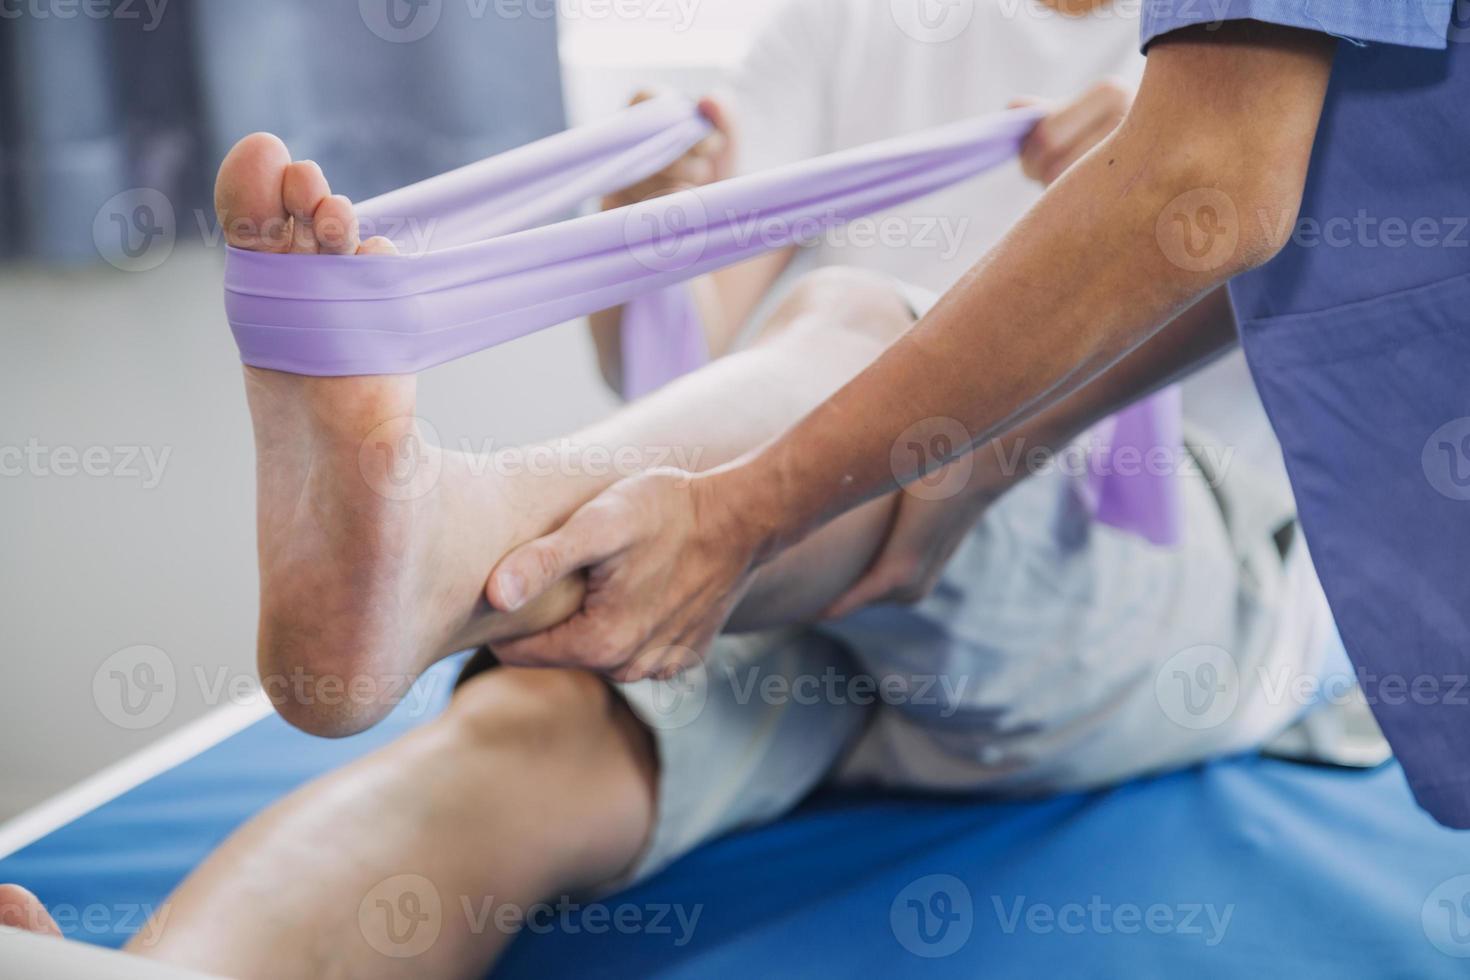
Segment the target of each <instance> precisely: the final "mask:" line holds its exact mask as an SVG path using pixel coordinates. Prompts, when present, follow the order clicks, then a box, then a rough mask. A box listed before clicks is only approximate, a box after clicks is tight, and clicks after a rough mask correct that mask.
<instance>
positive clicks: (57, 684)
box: [0, 0, 778, 819]
mask: <svg viewBox="0 0 1470 980" xmlns="http://www.w3.org/2000/svg"><path fill="white" fill-rule="evenodd" d="M774 2H778V0H311V2H310V3H304V2H301V0H249V2H241V0H151V2H149V0H0V256H3V258H0V555H3V557H0V819H3V818H4V817H6V816H8V815H12V814H14V813H17V812H19V811H21V810H22V809H24V808H26V807H29V806H31V805H33V804H35V803H36V802H38V801H40V800H42V799H44V798H46V797H47V796H50V795H51V794H53V793H56V792H58V791H60V790H62V789H64V788H65V787H67V786H69V785H71V784H72V783H74V782H76V781H77V780H79V779H81V778H83V777H85V776H87V775H88V774H90V773H93V772H95V771H97V770H98V769H100V768H101V767H104V766H106V765H107V764H109V763H112V762H114V761H116V760H118V759H121V758H122V757H124V756H125V755H127V754H129V753H132V752H134V751H136V750H138V749H140V748H142V747H144V746H146V745H147V744H149V743H150V742H153V741H154V740H156V739H158V738H160V737H162V736H163V735H165V734H167V733H169V732H171V731H174V730H176V729H178V728H179V726H181V725H183V724H185V723H186V722H188V721H190V720H191V719H194V718H197V717H199V716H201V715H202V714H204V713H205V712H207V711H209V710H210V709H212V708H215V707H218V706H220V705H221V704H224V703H226V702H227V701H228V700H229V699H230V697H231V692H235V693H238V692H239V690H240V684H241V683H242V682H248V680H249V679H250V678H253V676H254V664H253V660H254V643H255V616H256V606H257V596H256V579H255V555H254V486H253V455H252V449H251V440H250V432H249V419H248V416H247V414H246V411H245V405H244V399H243V396H242V390H241V385H240V380H239V363H238V359H237V356H236V354H235V351H234V347H233V342H232V341H231V339H230V336H229V332H228V328H227V326H226V324H225V321H224V318H223V315H222V312H221V306H220V297H219V279H220V269H221V263H222V255H221V249H220V244H219V238H218V234H217V229H216V228H215V227H214V218H213V211H212V208H211V206H210V201H209V192H210V184H211V181H212V178H213V172H214V169H215V167H216V165H217V163H218V160H219V158H220V156H221V155H222V154H223V152H224V151H225V150H226V149H227V148H228V147H229V146H230V145H231V144H232V143H233V142H234V140H235V139H237V138H239V137H240V136H242V135H244V134H245V133H248V132H251V131H253V130H257V129H267V130H271V131H273V132H276V133H278V134H280V135H281V136H283V137H284V138H285V139H286V141H287V142H288V144H289V145H290V146H291V148H292V151H293V153H294V155H295V156H296V157H297V158H298V159H299V158H308V157H309V158H312V159H315V160H317V161H318V162H320V163H321V164H322V165H323V167H324V169H325V170H326V172H327V174H328V175H329V177H330V178H331V180H332V183H333V186H334V189H335V190H338V191H341V192H343V193H347V194H349V195H351V196H353V197H355V198H358V199H361V198H363V197H366V196H369V195H371V194H374V193H377V192H379V191H381V190H384V189H387V188H389V187H393V186H398V185H400V184H402V183H405V182H408V181H410V180H414V179H417V178H420V177H423V176H426V175H428V174H432V173H436V172H439V171H441V170H444V169H447V168H449V167H453V166H458V165H460V164H463V163H466V162H469V161H470V160H473V159H476V158H478V157H480V156H483V155H485V154H487V153H490V152H494V151H495V150H497V149H501V148H504V147H508V146H513V145H516V144H519V143H523V142H526V141H527V140H530V139H534V138H535V137H537V136H540V135H544V134H546V133H549V132H552V131H554V130H556V129H558V128H560V127H561V126H562V125H564V123H565V121H566V120H567V119H568V118H570V119H571V120H572V121H576V120H577V119H583V118H587V117H590V116H594V115H598V114H602V113H606V112H609V111H612V110H614V109H616V107H617V106H618V105H619V104H620V103H621V102H622V101H624V100H625V99H626V97H627V96H628V95H629V94H630V93H631V91H632V90H633V89H635V88H637V87H639V86H641V85H654V86H660V87H667V88H673V89H679V90H684V91H687V92H689V93H691V94H692V93H696V92H698V91H700V90H702V89H704V88H706V87H708V86H710V85H713V84H715V83H716V82H717V80H718V78H719V75H720V72H721V70H722V69H723V67H724V66H726V65H728V64H730V63H731V62H733V61H734V60H735V59H736V58H738V56H739V55H740V53H741V52H742V50H743V48H744V45H745V43H746V39H747V37H748V34H749V30H750V28H751V27H752V26H753V25H754V24H755V23H756V22H757V21H758V19H759V18H760V17H761V16H762V15H763V14H764V12H765V10H766V9H767V8H768V7H770V6H771V5H772V4H773V3H774ZM559 54H560V56H559ZM421 391H422V394H421V405H420V414H422V415H424V416H425V417H427V418H429V419H430V420H431V421H432V422H433V423H434V425H435V427H436V428H437V429H438V431H439V433H440V435H441V438H442V439H443V440H444V441H445V442H446V443H447V444H456V445H457V444H459V442H460V440H462V439H463V440H469V441H470V443H471V444H473V445H475V446H479V445H481V444H483V443H484V442H485V440H487V439H489V440H493V441H494V443H495V444H505V443H514V442H518V441H522V440H526V439H531V438H536V437H540V436H544V435H549V434H553V433H557V432H560V431H564V430H568V429H571V428H573V427H575V426H577V425H579V424H581V423H584V422H586V421H588V420H589V419H591V418H593V417H595V416H597V415H598V414H599V413H601V412H604V411H606V410H607V409H608V408H609V407H610V406H611V404H612V400H611V398H610V397H609V396H608V395H607V394H606V392H605V391H604V390H603V388H602V387H601V384H600V382H599V381H598V379H597V377H596V373H595V368H594V361H593V357H592V352H591V347H590V344H588V343H587V341H586V338H585V334H584V332H583V330H582V325H581V324H567V325H563V326H562V327H559V328H557V329H553V330H550V331H546V332H544V333H541V334H538V335H535V336H532V337H528V338H525V339H524V340H521V341H518V342H516V343H513V344H510V345H506V346H504V347H500V348H497V349H495V350H493V351H489V352H485V353H483V354H480V355H478V356H475V357H471V358H468V359H465V360H462V361H459V362H457V363H455V364H451V365H446V366H445V367H442V368H439V369H436V370H434V371H432V372H430V373H429V374H428V375H427V376H426V380H425V382H424V384H423V386H422V388H421ZM549 392H550V393H549ZM139 646H142V647H147V648H152V649H154V650H156V651H157V652H158V653H157V654H153V655H151V658H152V661H153V662H156V658H157V656H159V655H161V656H162V657H163V658H165V659H164V661H163V662H165V663H166V664H167V665H168V668H169V669H170V670H171V672H172V680H171V682H170V684H169V688H170V690H169V692H168V697H166V698H165V699H164V702H162V704H163V706H164V707H166V709H167V710H162V711H160V710H153V711H150V712H149V715H150V717H149V718H148V719H146V721H147V723H146V724H142V725H139V724H137V721H138V719H137V718H136V717H132V716H128V715H127V714H126V713H125V712H121V713H120V711H119V705H118V704H117V703H116V701H115V699H116V698H117V697H118V694H117V692H116V690H115V689H114V688H112V687H110V686H109V685H110V684H111V680H110V677H109V673H110V671H111V669H112V667H113V666H115V665H116V664H117V663H119V660H118V656H119V654H120V652H123V659H124V660H126V659H127V655H126V653H125V652H126V651H129V650H130V649H132V648H135V647H139ZM134 660H136V658H134ZM155 680H158V678H156V677H155Z"/></svg>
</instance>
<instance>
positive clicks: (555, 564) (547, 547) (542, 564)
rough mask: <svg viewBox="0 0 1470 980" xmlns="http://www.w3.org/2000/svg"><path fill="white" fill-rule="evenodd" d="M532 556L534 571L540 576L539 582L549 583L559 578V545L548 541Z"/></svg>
mask: <svg viewBox="0 0 1470 980" xmlns="http://www.w3.org/2000/svg"><path fill="white" fill-rule="evenodd" d="M534 555H535V559H536V571H537V572H538V573H539V574H540V576H541V581H543V582H551V581H554V580H556V579H558V578H560V577H561V570H562V550H561V547H560V546H559V545H557V544H556V543H554V542H551V541H548V542H546V543H544V544H542V545H540V546H539V547H538V548H537V549H536V550H535V552H534Z"/></svg>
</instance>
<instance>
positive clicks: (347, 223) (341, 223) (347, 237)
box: [311, 194, 358, 255]
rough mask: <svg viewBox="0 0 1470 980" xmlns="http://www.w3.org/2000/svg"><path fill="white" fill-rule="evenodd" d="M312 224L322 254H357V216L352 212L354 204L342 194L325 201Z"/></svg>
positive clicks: (334, 195)
mask: <svg viewBox="0 0 1470 980" xmlns="http://www.w3.org/2000/svg"><path fill="white" fill-rule="evenodd" d="M311 223H312V230H313V232H314V233H315V235H316V241H317V246H318V247H319V248H320V250H321V251H322V253H324V254H326V255H352V254H354V253H356V252H357V245H358V241H357V215H356V213H354V212H353V210H352V202H351V201H349V200H347V198H345V197H343V196H342V195H341V194H333V195H332V196H330V197H328V198H326V199H325V200H323V201H322V203H321V204H320V205H318V206H317V209H316V213H315V214H314V215H312V221H311Z"/></svg>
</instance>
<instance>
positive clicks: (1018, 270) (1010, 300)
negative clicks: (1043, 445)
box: [711, 22, 1333, 555]
mask: <svg viewBox="0 0 1470 980" xmlns="http://www.w3.org/2000/svg"><path fill="white" fill-rule="evenodd" d="M1332 44H1333V42H1332V41H1331V40H1330V39H1327V38H1324V37H1322V36H1320V35H1315V34H1311V33H1309V32H1301V31H1293V30H1289V29H1283V28H1273V27H1267V26H1265V25H1260V24H1255V23H1253V22H1235V23H1231V24H1227V25H1224V26H1223V27H1221V28H1220V29H1218V30H1217V31H1213V32H1203V33H1198V32H1190V33H1182V34H1180V35H1170V37H1169V38H1168V39H1165V40H1163V41H1160V42H1158V43H1156V45H1155V47H1154V49H1153V51H1152V52H1151V54H1150V58H1149V66H1148V70H1147V72H1146V73H1145V75H1144V80H1143V84H1142V86H1141V87H1140V89H1139V94H1138V99H1137V101H1136V102H1135V103H1134V107H1133V110H1132V111H1131V112H1130V114H1129V116H1128V118H1127V120H1125V122H1124V123H1123V125H1122V126H1121V127H1120V128H1119V129H1118V130H1117V131H1116V132H1115V133H1114V134H1113V135H1112V136H1111V137H1109V138H1108V139H1107V140H1106V141H1105V142H1103V143H1102V144H1100V145H1099V146H1098V147H1097V148H1096V149H1095V150H1094V151H1093V152H1092V153H1091V154H1089V155H1088V156H1087V157H1085V158H1084V159H1083V160H1081V161H1079V162H1078V163H1077V164H1076V165H1075V166H1074V167H1073V168H1072V169H1071V170H1070V171H1069V172H1068V173H1067V174H1066V175H1065V176H1063V177H1062V179H1061V180H1059V181H1058V182H1057V183H1056V184H1054V185H1053V186H1052V187H1051V188H1050V189H1049V190H1048V192H1047V193H1046V194H1045V195H1044V196H1043V198H1042V199H1041V201H1040V202H1039V203H1038V204H1037V205H1036V206H1035V207H1034V208H1033V209H1032V210H1031V212H1030V213H1029V214H1028V215H1027V216H1026V217H1025V218H1023V219H1022V221H1021V222H1020V223H1018V224H1017V226H1016V227H1015V228H1014V229H1013V230H1012V231H1011V233H1010V234H1009V235H1007V236H1006V238H1005V239H1004V240H1003V241H1002V242H1001V243H1000V245H998V246H997V247H996V248H995V249H994V250H993V251H992V252H991V253H990V254H989V255H987V256H986V258H985V259H983V260H982V261H981V262H980V263H979V265H977V266H976V267H975V268H974V269H973V270H971V272H970V273H968V274H967V275H966V276H965V277H964V278H963V279H962V280H961V281H960V283H958V284H957V285H956V286H955V287H954V288H953V289H951V290H950V292H949V293H947V294H946V295H945V297H944V298H943V299H942V300H941V301H940V303H939V304H938V305H937V306H936V307H935V308H934V310H933V311H932V312H931V313H930V314H929V315H928V316H926V317H925V318H924V319H923V320H921V321H920V322H919V323H918V324H917V325H915V327H914V328H913V329H912V330H911V331H910V332H909V333H908V334H906V335H905V336H904V337H903V338H901V339H900V340H899V341H897V342H896V343H895V344H894V345H893V346H892V347H890V348H889V350H888V351H887V352H885V353H884V355H883V356H882V357H880V358H879V359H878V360H877V361H875V362H874V363H873V364H872V365H871V366H870V367H869V368H868V369H867V370H866V371H864V372H863V373H862V374H860V375H859V376H858V377H857V378H856V379H854V380H853V381H852V382H851V383H849V384H848V385H847V386H846V387H844V388H843V389H842V390H840V391H839V392H838V393H837V394H836V395H834V396H833V397H832V398H831V399H829V400H828V401H827V402H826V403H824V404H823V405H822V406H820V407H819V408H817V409H816V410H814V411H813V412H812V413H811V414H810V415H808V416H807V417H806V418H805V419H803V420H802V421H801V422H800V423H798V424H797V425H796V426H795V427H794V428H793V429H791V430H790V431H789V432H788V433H787V434H786V435H785V436H783V437H781V438H780V439H778V440H777V441H775V442H773V443H771V444H769V445H768V446H766V447H764V448H763V449H761V450H759V451H758V452H757V453H756V454H754V455H753V456H752V457H750V458H748V459H747V460H744V461H742V462H741V463H740V464H739V465H736V466H732V467H729V468H727V469H726V470H724V471H721V472H718V473H714V474H711V479H713V480H720V481H725V482H726V485H727V487H726V488H727V489H728V490H729V491H730V493H731V494H732V497H731V499H733V500H738V501H740V502H741V507H740V510H741V519H742V520H743V521H745V522H746V524H747V526H748V529H749V533H751V534H753V535H755V536H757V537H759V538H760V539H761V541H762V553H763V554H767V555H768V554H770V553H773V552H774V551H776V550H779V549H780V548H781V547H782V546H784V545H787V544H790V543H791V542H793V541H794V540H796V539H799V538H800V537H801V536H803V535H804V534H805V533H807V532H808V531H810V530H811V529H812V528H814V527H816V526H819V525H820V524H822V523H824V522H825V521H826V520H828V519H830V518H831V517H832V516H835V515H836V514H838V513H841V512H843V511H845V510H848V509H850V508H851V507H853V506H856V505H857V504H859V503H861V502H862V501H864V500H866V499H869V498H871V497H873V496H877V495H879V494H882V493H885V492H888V491H889V490H891V489H892V488H893V487H894V486H895V485H896V484H898V483H901V482H907V480H909V479H912V478H914V477H915V476H918V475H920V474H919V473H918V472H913V471H905V470H902V469H898V468H896V467H895V465H894V461H893V460H894V455H895V454H893V453H892V452H891V450H892V447H893V446H894V445H895V444H896V443H897V442H898V441H899V440H900V439H905V440H917V441H919V442H924V441H925V437H926V433H927V430H928V428H930V427H932V428H933V429H935V430H936V431H937V430H938V429H939V428H940V426H939V425H938V424H937V423H936V422H935V420H943V419H949V420H954V421H957V422H958V423H959V424H960V425H962V426H963V427H964V428H965V430H966V431H967V432H968V433H969V435H970V445H977V444H980V443H983V442H987V441H989V440H990V439H992V438H994V437H995V436H996V435H997V434H998V433H1001V432H1004V431H1006V430H1008V429H1011V428H1013V427H1015V426H1016V425H1018V424H1019V423H1021V422H1022V421H1024V420H1026V419H1028V418H1030V417H1032V416H1034V415H1036V414H1037V413H1038V412H1040V411H1043V410H1045V409H1047V408H1048V407H1049V406H1051V405H1053V404H1055V403H1056V402H1058V401H1059V400H1061V399H1062V398H1065V397H1066V396H1067V395H1069V394H1070V393H1072V392H1074V391H1076V390H1077V389H1078V388H1079V387H1081V386H1082V385H1084V384H1086V383H1087V382H1088V381H1090V380H1091V379H1093V378H1094V377H1096V376H1097V375H1098V374H1099V373H1100V372H1102V371H1103V370H1104V369H1106V368H1107V367H1108V366H1109V365H1111V364H1113V363H1114V362H1116V361H1117V360H1118V359H1119V358H1121V357H1123V356H1124V355H1125V354H1127V353H1128V352H1129V351H1130V350H1132V349H1133V348H1135V347H1137V346H1138V345H1139V344H1140V343H1142V342H1143V341H1145V340H1146V339H1147V338H1148V337H1149V336H1151V335H1152V334H1153V333H1154V332H1155V331H1156V330H1157V329H1158V328H1159V327H1160V325H1162V324H1164V323H1166V322H1168V321H1169V320H1170V319H1171V318H1172V317H1174V316H1175V315H1177V314H1178V313H1179V312H1180V311H1182V310H1183V309H1184V308H1185V307H1187V306H1189V305H1190V304H1192V303H1193V302H1195V300H1196V299H1197V298H1199V297H1200V296H1202V295H1203V294H1204V293H1206V292H1208V291H1209V290H1211V289H1213V288H1215V287H1217V286H1219V285H1220V284H1221V283H1222V282H1224V281H1225V280H1227V279H1228V278H1229V277H1230V276H1232V275H1235V274H1237V273H1239V272H1242V271H1244V270H1246V269H1249V268H1252V267H1254V266H1256V265H1258V264H1260V263H1261V262H1263V261H1265V260H1266V259H1268V258H1269V257H1270V256H1272V255H1273V254H1275V251H1276V249H1277V248H1278V247H1279V243H1277V242H1273V241H1272V239H1271V229H1272V228H1275V227H1286V226H1289V224H1276V223H1275V222H1276V221H1277V219H1278V218H1280V217H1283V216H1284V217H1287V218H1289V219H1290V220H1291V221H1294V220H1295V214H1296V209H1297V207H1298V205H1299V203H1300V197H1301V189H1302V186H1303V184H1304V183H1305V179H1306V170H1307V164H1308V160H1309V159H1310V155H1311V147H1312V140H1313V136H1314V134H1315V132H1316V127H1317V122H1318V117H1319V115H1320V112H1321V105H1322V99H1323V95H1324V93H1325V90H1326V85H1327V77H1328V74H1329V71H1330V67H1331V56H1332V50H1333V48H1332ZM1185 194H1191V195H1194V196H1195V197H1198V198H1200V199H1201V200H1202V201H1203V202H1204V203H1205V204H1209V205H1212V206H1215V207H1216V212H1215V213H1214V216H1213V217H1214V218H1216V219H1219V221H1218V223H1217V222H1216V221H1214V220H1210V217H1211V216H1210V215H1205V214H1202V213H1201V212H1199V211H1198V209H1197V208H1186V212H1187V213H1186V217H1189V216H1198V217H1200V218H1201V220H1202V221H1204V222H1205V223H1207V224H1208V225H1209V226H1210V228H1207V229H1204V230H1203V231H1204V232H1208V231H1209V230H1210V229H1214V230H1215V231H1216V232H1218V233H1219V234H1226V235H1233V236H1234V241H1233V242H1229V243H1228V244H1229V247H1228V249H1222V252H1224V253H1225V254H1222V255H1221V256H1220V257H1219V258H1218V260H1217V261H1215V262H1211V263H1210V264H1209V267H1207V268H1202V267H1201V264H1200V263H1199V262H1198V261H1195V260H1194V259H1195V257H1194V256H1192V255H1191V254H1189V253H1181V252H1178V251H1177V250H1175V249H1174V248H1172V243H1171V241H1169V240H1168V239H1167V238H1166V237H1165V236H1164V234H1161V216H1167V215H1168V214H1169V212H1170V210H1171V206H1172V207H1174V208H1176V209H1177V207H1178V204H1177V202H1178V201H1179V200H1180V197H1181V195H1185ZM1191 200H1192V199H1185V201H1186V203H1190V202H1191ZM1220 202H1228V207H1229V208H1230V209H1233V211H1234V215H1233V216H1231V215H1230V214H1228V213H1226V214H1221V213H1219V211H1220V210H1221V206H1220ZM1232 228H1233V232H1232V231H1231V230H1230V229H1232ZM1163 231H1164V232H1167V231H1168V227H1167V225H1165V226H1164V227H1163ZM1199 233H1200V232H1197V234H1199ZM1197 244H1198V242H1197ZM950 426H951V427H952V423H950ZM966 448H967V447H965V446H956V447H954V451H955V453H956V454H958V453H959V452H963V451H964V450H965V449H966Z"/></svg>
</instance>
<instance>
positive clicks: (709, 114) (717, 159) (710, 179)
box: [602, 91, 735, 211]
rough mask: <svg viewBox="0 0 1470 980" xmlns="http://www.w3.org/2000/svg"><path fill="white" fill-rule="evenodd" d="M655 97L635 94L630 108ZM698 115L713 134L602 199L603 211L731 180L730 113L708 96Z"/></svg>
mask: <svg viewBox="0 0 1470 980" xmlns="http://www.w3.org/2000/svg"><path fill="white" fill-rule="evenodd" d="M657 95H658V93H657V92H649V91H642V92H639V93H638V94H637V95H635V96H633V101H632V102H631V103H630V105H637V104H638V103H640V102H647V101H648V100H649V99H652V98H655V97H656V96H657ZM699 111H700V112H701V113H702V114H703V115H704V117H705V118H706V119H708V120H709V121H710V123H711V124H712V125H713V126H714V127H715V131H714V132H713V133H711V134H710V135H709V136H708V137H707V138H705V139H704V140H701V141H700V142H699V143H697V144H695V145H694V146H693V147H692V148H690V150H689V151H688V152H687V153H685V154H684V155H683V156H682V157H680V158H679V159H677V160H675V161H674V162H673V163H671V164H669V165H668V166H667V167H665V168H664V169H662V170H660V171H659V172H658V173H656V174H654V175H653V176H652V177H648V178H646V179H645V180H641V181H639V182H638V183H636V184H633V185H631V186H628V187H625V188H623V189H622V190H620V191H618V192H617V193H615V194H609V195H608V196H607V197H605V198H603V199H602V209H603V210H604V211H610V210H612V209H613V208H620V207H625V206H626V205H629V204H637V203H639V202H640V201H646V200H648V199H650V198H654V197H662V196H663V195H665V194H672V193H674V192H675V191H682V190H688V189H689V188H691V187H703V186H704V185H705V184H712V183H714V182H715V181H717V180H724V179H725V178H727V177H729V176H731V174H732V173H733V172H734V169H735V138H734V135H733V133H734V130H733V128H732V126H731V124H730V111H729V109H728V108H727V107H726V106H725V105H724V104H723V103H722V102H720V101H719V100H718V99H716V98H714V97H713V96H708V95H707V96H705V97H704V98H702V99H700V100H699Z"/></svg>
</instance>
